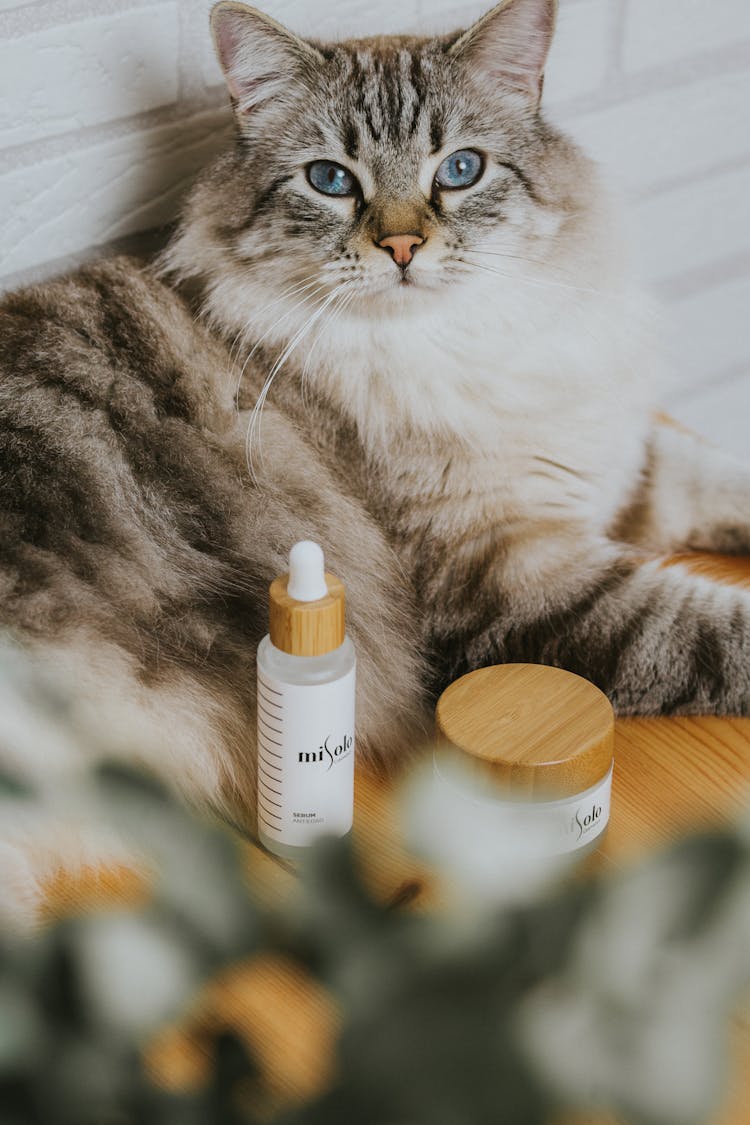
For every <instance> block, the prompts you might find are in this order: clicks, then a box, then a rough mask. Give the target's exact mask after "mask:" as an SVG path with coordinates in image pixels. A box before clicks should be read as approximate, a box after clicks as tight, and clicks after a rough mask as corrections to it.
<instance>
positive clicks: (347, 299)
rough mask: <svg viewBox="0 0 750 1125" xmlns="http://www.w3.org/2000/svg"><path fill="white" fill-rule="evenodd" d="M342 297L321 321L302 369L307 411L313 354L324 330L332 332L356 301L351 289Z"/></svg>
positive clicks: (302, 392)
mask: <svg viewBox="0 0 750 1125" xmlns="http://www.w3.org/2000/svg"><path fill="white" fill-rule="evenodd" d="M340 296H341V299H340V301H339V302H338V303H337V304H334V307H333V309H332V311H331V313H330V315H329V316H328V317H327V318H326V319H324V320H322V321H321V323H320V325H319V327H318V332H317V334H316V336H315V339H314V341H313V344H312V346H311V348H310V351H309V352H308V353H307V358H306V360H305V365H304V367H303V368H302V377H301V380H300V393H301V395H302V404H303V406H304V407H305V409H307V405H308V404H307V398H306V396H307V389H308V386H309V379H310V362H311V360H312V357H313V353H314V351H315V349H316V348H317V346H318V344H319V343H320V341H321V339H322V338H323V332H324V330H326V331H330V329H331V328H332V327H333V325H334V323H335V322H336V321H337V320H339V319H340V317H341V316H342V315H343V313H344V310H345V309H346V308H347V307H348V306H349V305H350V304H351V303H352V301H353V300H354V297H355V293H354V292H353V291H352V290H351V289H349V290H348V292H345V293H343V294H340Z"/></svg>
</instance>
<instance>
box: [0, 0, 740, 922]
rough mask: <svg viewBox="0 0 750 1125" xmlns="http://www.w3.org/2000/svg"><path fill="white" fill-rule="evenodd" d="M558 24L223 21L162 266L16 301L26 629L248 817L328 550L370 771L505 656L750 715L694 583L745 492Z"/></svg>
mask: <svg viewBox="0 0 750 1125" xmlns="http://www.w3.org/2000/svg"><path fill="white" fill-rule="evenodd" d="M555 8H556V6H555V3H554V0H506V2H504V3H502V4H500V5H499V6H498V7H496V8H494V9H493V10H492V11H490V12H489V13H488V14H486V15H485V16H484V17H483V18H482V19H480V20H479V21H478V22H477V23H476V24H474V25H473V26H472V27H470V28H469V29H468V30H465V31H461V32H457V33H455V34H452V35H446V36H441V37H431V38H417V37H406V36H401V37H381V38H372V39H364V40H350V41H345V42H341V43H322V42H317V41H310V40H303V39H300V38H299V37H297V36H295V35H294V34H292V33H291V32H289V31H287V30H286V29H285V28H283V27H282V26H280V25H279V24H278V23H277V22H276V21H274V20H272V19H270V18H269V17H267V16H265V15H263V14H261V13H260V12H258V11H256V10H254V9H251V8H247V7H245V6H244V5H242V4H238V3H232V2H221V3H219V4H218V5H217V6H216V7H215V8H214V9H213V12H212V17H211V26H212V31H213V36H214V41H215V45H216V50H217V54H218V58H219V61H220V63H221V65H222V68H223V70H224V73H225V75H226V80H227V85H228V89H229V94H230V99H231V103H232V107H233V112H234V120H235V138H234V142H233V144H232V147H231V148H230V150H229V151H228V152H226V153H225V154H224V155H223V156H222V157H220V158H219V159H218V160H217V161H216V163H215V164H213V165H212V166H211V167H210V168H209V169H207V171H206V172H205V173H204V174H203V176H202V177H201V178H200V179H199V181H198V183H197V184H196V186H195V188H194V190H193V191H192V193H191V195H190V197H189V199H188V201H187V204H186V206H185V209H184V212H183V214H182V217H181V219H180V222H179V225H178V227H177V230H176V233H175V235H174V237H173V238H172V240H171V242H170V244H169V245H168V247H167V248H166V250H165V252H164V253H163V255H162V256H161V258H160V259H159V260H158V261H157V262H156V263H152V264H144V263H140V262H136V261H134V260H129V259H114V260H111V261H104V262H101V263H98V264H95V265H90V266H87V267H85V268H83V269H81V270H80V271H79V272H77V273H76V274H73V275H71V276H68V277H64V278H62V279H59V280H56V281H52V282H49V283H46V284H43V285H39V286H33V287H31V288H28V289H25V290H23V291H21V292H18V293H15V294H11V295H8V296H6V297H5V298H4V300H3V301H2V304H1V305H0V370H1V371H2V379H1V381H0V418H1V423H0V433H1V434H2V437H1V438H0V449H1V453H0V457H1V458H2V461H1V463H2V476H1V478H0V492H1V493H2V501H1V507H2V517H1V518H2V535H1V536H0V591H1V594H0V606H1V608H0V624H2V625H3V626H4V627H5V629H6V630H8V631H9V632H10V633H11V635H13V636H14V637H15V638H16V639H17V641H18V642H19V643H21V644H22V646H23V648H24V650H25V651H26V653H28V654H30V656H31V658H32V659H34V660H38V661H39V662H41V663H45V664H46V665H50V664H51V665H53V666H54V667H56V668H61V669H63V670H67V671H68V674H69V675H70V676H71V677H72V680H73V682H74V683H75V685H76V690H77V697H78V698H79V700H80V706H81V707H82V708H83V709H84V711H85V709H86V708H87V707H88V712H89V713H90V714H92V715H97V714H98V715H101V714H106V715H107V716H109V719H108V723H109V725H110V727H111V728H112V729H118V730H119V729H124V730H126V731H127V742H126V750H127V752H128V753H129V754H130V756H131V757H133V758H135V759H136V760H144V761H147V762H149V763H150V764H151V765H152V766H155V767H156V768H157V769H158V770H159V771H160V772H161V773H162V774H163V775H165V776H166V777H167V778H168V779H169V780H170V782H171V783H172V784H173V785H175V786H176V787H177V788H179V789H181V790H183V791H184V792H185V793H187V794H188V795H189V796H190V797H191V798H193V799H196V800H202V801H204V802H207V803H209V804H210V805H212V806H215V807H217V808H220V809H222V810H224V812H225V813H226V814H227V815H230V816H232V817H233V818H234V819H235V820H237V821H238V822H241V823H243V824H245V825H248V826H249V827H250V829H252V826H253V821H254V802H255V770H254V725H255V713H254V655H255V648H256V645H257V643H258V641H259V639H260V637H261V636H262V635H263V634H264V632H265V631H266V615H267V586H268V584H269V582H270V581H271V580H272V579H273V578H274V577H275V576H276V575H277V574H280V573H283V572H284V570H285V568H286V556H287V552H288V550H289V548H290V546H291V545H292V543H293V542H294V541H295V540H297V539H302V538H312V539H315V540H317V541H318V542H320V543H321V544H322V546H323V547H324V549H325V551H326V556H327V564H328V568H329V569H330V570H332V571H333V572H335V573H337V574H338V575H339V576H340V577H341V578H342V579H343V581H344V582H345V584H346V586H347V590H348V598H349V601H348V605H349V610H348V621H349V631H350V633H351V635H352V637H353V639H354V642H355V645H356V647H357V652H358V659H359V689H358V690H359V695H358V752H359V753H360V755H361V757H362V761H363V762H365V763H369V765H370V767H371V768H375V769H378V768H380V769H389V768H393V766H394V765H395V764H397V763H400V762H402V761H404V760H405V759H406V758H407V757H408V756H409V755H411V754H412V753H413V752H414V750H415V748H417V747H419V746H421V745H423V744H424V741H425V738H426V737H427V736H428V734H429V731H430V711H431V707H432V704H433V703H434V699H435V697H436V695H437V693H438V692H439V691H440V690H441V689H442V688H443V687H444V686H445V685H446V684H447V683H448V682H450V681H451V680H452V679H454V678H455V677H457V676H459V675H461V674H462V673H464V672H467V671H468V670H470V669H472V668H475V667H478V666H482V665H487V664H491V663H499V662H511V661H536V662H541V663H548V664H553V665H558V666H562V667H565V668H568V669H570V670H571V671H573V672H577V673H579V674H581V675H583V676H585V677H587V678H589V679H590V680H592V681H593V682H594V683H596V684H598V685H599V686H600V687H601V688H602V689H603V690H604V691H606V692H607V693H608V694H609V696H610V698H611V699H612V701H613V703H614V705H615V707H616V709H617V711H618V712H619V713H620V714H622V715H633V714H640V715H661V714H693V713H697V712H709V713H714V714H735V715H746V714H748V713H750V594H749V593H747V592H744V591H742V590H739V589H733V588H725V587H721V586H718V585H714V584H712V583H710V582H708V581H706V580H704V579H701V578H698V577H695V576H692V575H691V574H690V573H688V572H687V571H686V570H685V569H683V568H681V567H679V566H678V567H673V568H669V569H665V568H664V565H663V561H664V556H665V555H667V554H669V553H671V552H674V551H685V550H693V549H701V550H718V551H725V552H727V551H728V552H735V553H746V552H748V550H749V549H750V471H749V470H748V468H747V467H745V466H744V465H742V464H740V463H739V462H737V461H735V460H733V459H731V458H730V457H728V456H725V455H724V454H723V453H722V452H720V451H718V450H716V449H713V448H711V447H710V446H708V445H707V444H705V443H702V442H701V441H700V440H699V439H697V438H695V437H693V436H691V435H689V434H686V433H684V432H681V431H679V430H678V429H676V428H673V427H669V426H666V425H662V424H659V423H658V422H656V421H655V416H654V412H655V409H656V407H657V406H658V402H659V398H660V395H661V393H662V387H663V385H664V384H663V376H662V370H661V364H660V361H659V358H658V349H657V348H656V346H655V344H654V338H653V314H652V310H651V308H650V305H649V302H648V301H647V300H646V299H645V298H644V297H643V295H642V294H641V292H640V291H639V289H638V287H637V286H636V285H635V284H634V283H633V281H632V280H631V277H630V274H629V267H628V265H627V262H626V255H625V253H624V251H623V247H622V243H621V238H620V235H619V233H618V224H617V221H616V217H615V215H614V213H613V209H612V207H611V205H610V203H609V201H608V198H607V195H606V192H605V191H604V189H603V188H602V186H601V184H600V181H599V176H598V173H597V171H596V169H595V167H594V165H593V164H592V163H591V162H590V161H589V160H588V159H587V158H586V157H585V156H584V155H583V153H582V152H580V151H579V149H578V148H577V147H576V145H575V144H574V143H573V142H572V141H571V140H569V139H568V138H567V137H565V136H564V135H562V134H561V133H560V132H559V131H558V130H557V129H555V128H553V127H552V125H550V124H549V122H548V121H547V120H546V118H545V116H544V113H543V110H542V108H541V99H542V88H543V75H544V69H545V63H546V59H547V54H548V51H549V47H550V43H551V41H552V36H553V31H554V22H555ZM31 757H33V755H30V758H29V760H26V761H25V763H24V765H25V768H26V769H27V770H28V771H29V772H31V773H33V774H35V775H36V776H37V778H38V779H40V781H41V782H42V784H43V785H44V784H45V783H46V784H48V785H50V784H54V782H52V781H50V778H52V777H54V773H55V771H54V770H51V768H50V766H49V764H48V763H47V762H46V761H45V760H44V756H43V755H42V754H41V751H40V754H39V755H38V758H39V760H37V761H31ZM74 835H75V840H76V846H78V843H79V839H78V836H77V835H76V834H75V833H74ZM14 841H15V842H14V843H13V845H12V846H13V847H14V848H16V853H15V854H18V855H21V854H22V855H23V862H22V863H21V861H20V860H19V863H20V867H19V870H21V868H22V869H23V873H22V875H17V876H15V877H14V879H15V882H14V884H13V885H14V886H17V884H18V883H19V882H21V881H23V880H25V883H24V895H25V896H26V900H30V899H34V894H36V893H37V891H38V894H41V890H40V889H39V887H38V885H36V884H35V886H36V891H34V893H32V892H31V891H29V888H28V880H29V879H32V878H34V879H36V880H37V884H38V883H39V880H40V879H41V876H40V875H39V872H40V871H41V872H42V873H44V872H49V870H50V864H51V863H53V862H57V860H55V858H54V856H53V857H52V858H50V855H51V854H52V853H54V848H52V849H49V848H48V849H47V850H46V851H44V849H40V851H39V854H36V853H34V861H33V863H32V864H31V868H29V864H28V863H27V858H28V855H30V854H32V853H33V847H31V846H30V845H28V844H26V845H24V846H26V849H27V850H26V851H25V852H23V849H22V844H21V843H19V842H18V839H17V838H14ZM18 849H21V850H20V851H19V850H18ZM29 849H30V850H29ZM42 851H43V852H44V855H43V857H42V854H41V853H42ZM45 864H46V867H45ZM34 865H36V866H34ZM32 869H33V871H36V872H37V874H33V872H32V874H31V875H30V874H29V871H30V870H32ZM11 890H12V888H11ZM9 893H10V892H9Z"/></svg>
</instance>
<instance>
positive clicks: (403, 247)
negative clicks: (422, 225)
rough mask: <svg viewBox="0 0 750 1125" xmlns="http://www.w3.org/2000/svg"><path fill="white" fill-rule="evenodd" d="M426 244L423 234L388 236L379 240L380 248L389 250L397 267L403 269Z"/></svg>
mask: <svg viewBox="0 0 750 1125" xmlns="http://www.w3.org/2000/svg"><path fill="white" fill-rule="evenodd" d="M423 242H424V239H423V238H422V235H421V234H388V235H386V237H385V238H381V239H379V240H378V246H380V247H381V248H382V249H383V250H387V251H388V252H389V253H390V255H391V257H392V258H393V260H394V262H395V263H396V265H397V266H401V268H402V269H403V268H404V267H405V266H408V265H409V262H410V261H411V260H412V258H413V257H414V251H415V250H416V249H417V247H418V246H421V245H422V243H423Z"/></svg>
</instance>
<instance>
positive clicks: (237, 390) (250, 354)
mask: <svg viewBox="0 0 750 1125" xmlns="http://www.w3.org/2000/svg"><path fill="white" fill-rule="evenodd" d="M327 288H328V286H327V285H317V287H316V286H315V283H314V282H311V283H309V284H308V285H305V286H303V287H301V289H299V290H297V293H295V294H292V295H294V296H296V295H297V294H298V293H299V292H301V291H302V289H312V292H311V293H308V292H306V293H305V295H304V297H302V299H301V300H300V301H297V302H295V304H293V305H292V307H291V308H290V309H287V310H286V312H284V313H282V315H281V316H280V317H278V319H277V320H275V321H274V322H273V324H272V325H271V326H270V327H269V328H267V329H266V331H265V332H264V333H263V334H262V336H260V337H259V338H258V339H257V340H256V341H255V343H254V345H253V346H252V348H251V349H250V351H249V352H248V354H247V356H246V357H245V362H244V363H243V364H242V367H241V368H240V372H239V375H238V377H237V386H236V388H235V394H234V404H235V409H236V410H239V408H240V402H239V400H240V390H241V389H242V380H243V378H244V376H245V372H246V371H247V366H248V364H249V363H250V361H251V359H252V358H253V356H254V355H255V353H256V352H257V351H258V349H259V348H260V347H261V345H262V344H263V343H264V341H265V340H266V339H267V338H268V337H269V336H270V335H271V334H272V333H273V332H275V331H276V329H277V328H278V327H279V326H280V325H281V324H283V323H284V321H285V320H287V318H288V317H290V316H292V315H293V314H294V313H295V312H297V311H298V309H301V308H302V307H303V306H304V305H305V304H307V302H308V301H311V300H313V299H314V298H315V297H316V296H317V295H318V293H320V292H321V291H323V290H325V289H327ZM282 299H283V298H279V299H278V300H277V301H274V302H271V304H279V302H280V301H281V300H282ZM267 307H270V305H269V306H267ZM248 330H249V326H248V328H247V329H245V331H248Z"/></svg>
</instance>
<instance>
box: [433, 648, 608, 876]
mask: <svg viewBox="0 0 750 1125" xmlns="http://www.w3.org/2000/svg"><path fill="white" fill-rule="evenodd" d="M436 727H437V735H438V739H439V748H438V750H437V751H436V753H435V785H436V787H437V788H438V790H439V791H441V792H442V796H443V799H444V804H443V808H444V809H445V814H444V815H445V816H446V819H450V817H451V810H452V811H453V814H454V815H455V823H456V824H457V825H459V826H460V831H461V832H463V833H466V832H471V833H475V834H476V836H477V840H478V841H479V842H480V843H481V840H482V838H486V839H487V841H495V842H497V841H500V843H499V844H497V843H495V845H494V846H499V847H503V848H504V849H505V850H506V851H507V850H510V851H511V852H514V851H516V850H517V851H518V854H519V856H534V855H536V856H545V855H549V856H555V857H559V856H564V855H569V856H570V858H571V859H576V860H578V859H582V858H583V857H584V856H586V855H587V854H589V853H590V852H591V851H593V850H595V849H596V848H597V847H598V846H599V845H600V843H601V842H602V839H603V835H604V832H605V831H606V828H607V824H608V822H609V815H610V799H611V786H612V769H613V751H614V713H613V710H612V705H611V704H610V702H609V700H608V699H607V697H606V696H605V695H604V694H603V693H602V692H601V691H599V689H598V688H596V687H595V686H594V685H593V684H591V683H589V681H588V680H584V679H581V677H579V676H575V675H573V674H572V673H570V672H564V671H562V670H560V669H558V668H548V667H546V666H542V665H534V664H505V665H497V666H495V667H491V668H482V669H480V670H478V671H476V672H471V673H469V674H468V675H466V676H463V677H462V678H461V679H460V680H457V681H456V682H455V683H453V684H451V686H450V687H449V688H447V689H446V691H445V692H443V694H442V696H441V697H440V699H439V701H438V705H437V711H436ZM448 828H449V826H448V825H446V830H447V829H448Z"/></svg>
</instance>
